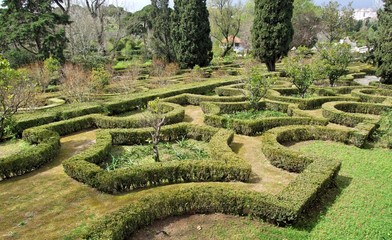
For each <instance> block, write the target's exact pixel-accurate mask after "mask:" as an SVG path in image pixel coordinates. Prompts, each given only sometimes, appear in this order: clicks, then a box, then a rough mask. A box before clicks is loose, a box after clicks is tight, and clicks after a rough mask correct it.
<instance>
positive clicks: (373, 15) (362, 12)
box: [354, 8, 377, 20]
mask: <svg viewBox="0 0 392 240" xmlns="http://www.w3.org/2000/svg"><path fill="white" fill-rule="evenodd" d="M354 19H355V20H366V19H377V11H376V10H374V9H372V8H361V9H355V10H354Z"/></svg>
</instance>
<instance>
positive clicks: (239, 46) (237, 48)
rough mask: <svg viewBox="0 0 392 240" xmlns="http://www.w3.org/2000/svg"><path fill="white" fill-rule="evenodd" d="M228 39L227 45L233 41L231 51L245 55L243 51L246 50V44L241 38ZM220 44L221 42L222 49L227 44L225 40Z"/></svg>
mask: <svg viewBox="0 0 392 240" xmlns="http://www.w3.org/2000/svg"><path fill="white" fill-rule="evenodd" d="M228 39H229V43H232V42H233V39H234V46H233V51H234V52H236V53H237V54H243V53H245V50H248V49H247V47H246V46H247V45H246V43H245V42H244V41H243V40H242V39H241V38H239V37H234V36H229V37H228ZM221 42H222V46H221V47H222V48H223V47H224V46H225V44H227V40H226V38H224V39H222V41H221Z"/></svg>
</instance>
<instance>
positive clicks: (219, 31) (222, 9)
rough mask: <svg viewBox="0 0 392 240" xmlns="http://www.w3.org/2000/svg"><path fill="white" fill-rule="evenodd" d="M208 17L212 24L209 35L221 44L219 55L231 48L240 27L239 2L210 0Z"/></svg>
mask: <svg viewBox="0 0 392 240" xmlns="http://www.w3.org/2000/svg"><path fill="white" fill-rule="evenodd" d="M209 12H210V19H211V22H212V24H213V26H212V31H211V35H212V36H213V37H214V38H215V39H216V40H218V41H219V42H220V44H221V46H223V47H224V48H223V52H222V54H221V57H224V56H226V54H227V53H228V52H229V51H230V50H231V49H233V47H234V44H235V40H236V37H237V35H238V33H239V31H240V28H241V21H242V20H241V14H242V10H241V2H240V3H238V4H237V5H234V4H233V0H211V1H210V11H209Z"/></svg>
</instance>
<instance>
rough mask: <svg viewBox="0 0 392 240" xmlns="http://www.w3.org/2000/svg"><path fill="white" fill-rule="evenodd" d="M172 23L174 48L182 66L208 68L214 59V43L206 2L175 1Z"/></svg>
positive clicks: (198, 0)
mask: <svg viewBox="0 0 392 240" xmlns="http://www.w3.org/2000/svg"><path fill="white" fill-rule="evenodd" d="M172 21H173V25H172V38H173V46H174V51H175V55H176V59H177V61H178V63H179V64H180V66H181V67H182V68H192V67H194V66H195V65H199V66H207V65H208V64H209V63H210V61H211V59H212V41H211V38H210V23H209V20H208V10H207V6H206V0H174V10H173V14H172Z"/></svg>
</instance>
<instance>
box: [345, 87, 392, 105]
mask: <svg viewBox="0 0 392 240" xmlns="http://www.w3.org/2000/svg"><path fill="white" fill-rule="evenodd" d="M377 92H379V93H380V92H381V93H384V94H385V93H387V94H389V95H382V96H377V95H374V93H377ZM351 94H352V95H353V96H354V97H359V98H360V100H361V102H372V103H382V102H384V101H385V100H387V99H392V90H386V89H375V88H362V89H355V90H353V91H352V93H351Z"/></svg>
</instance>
